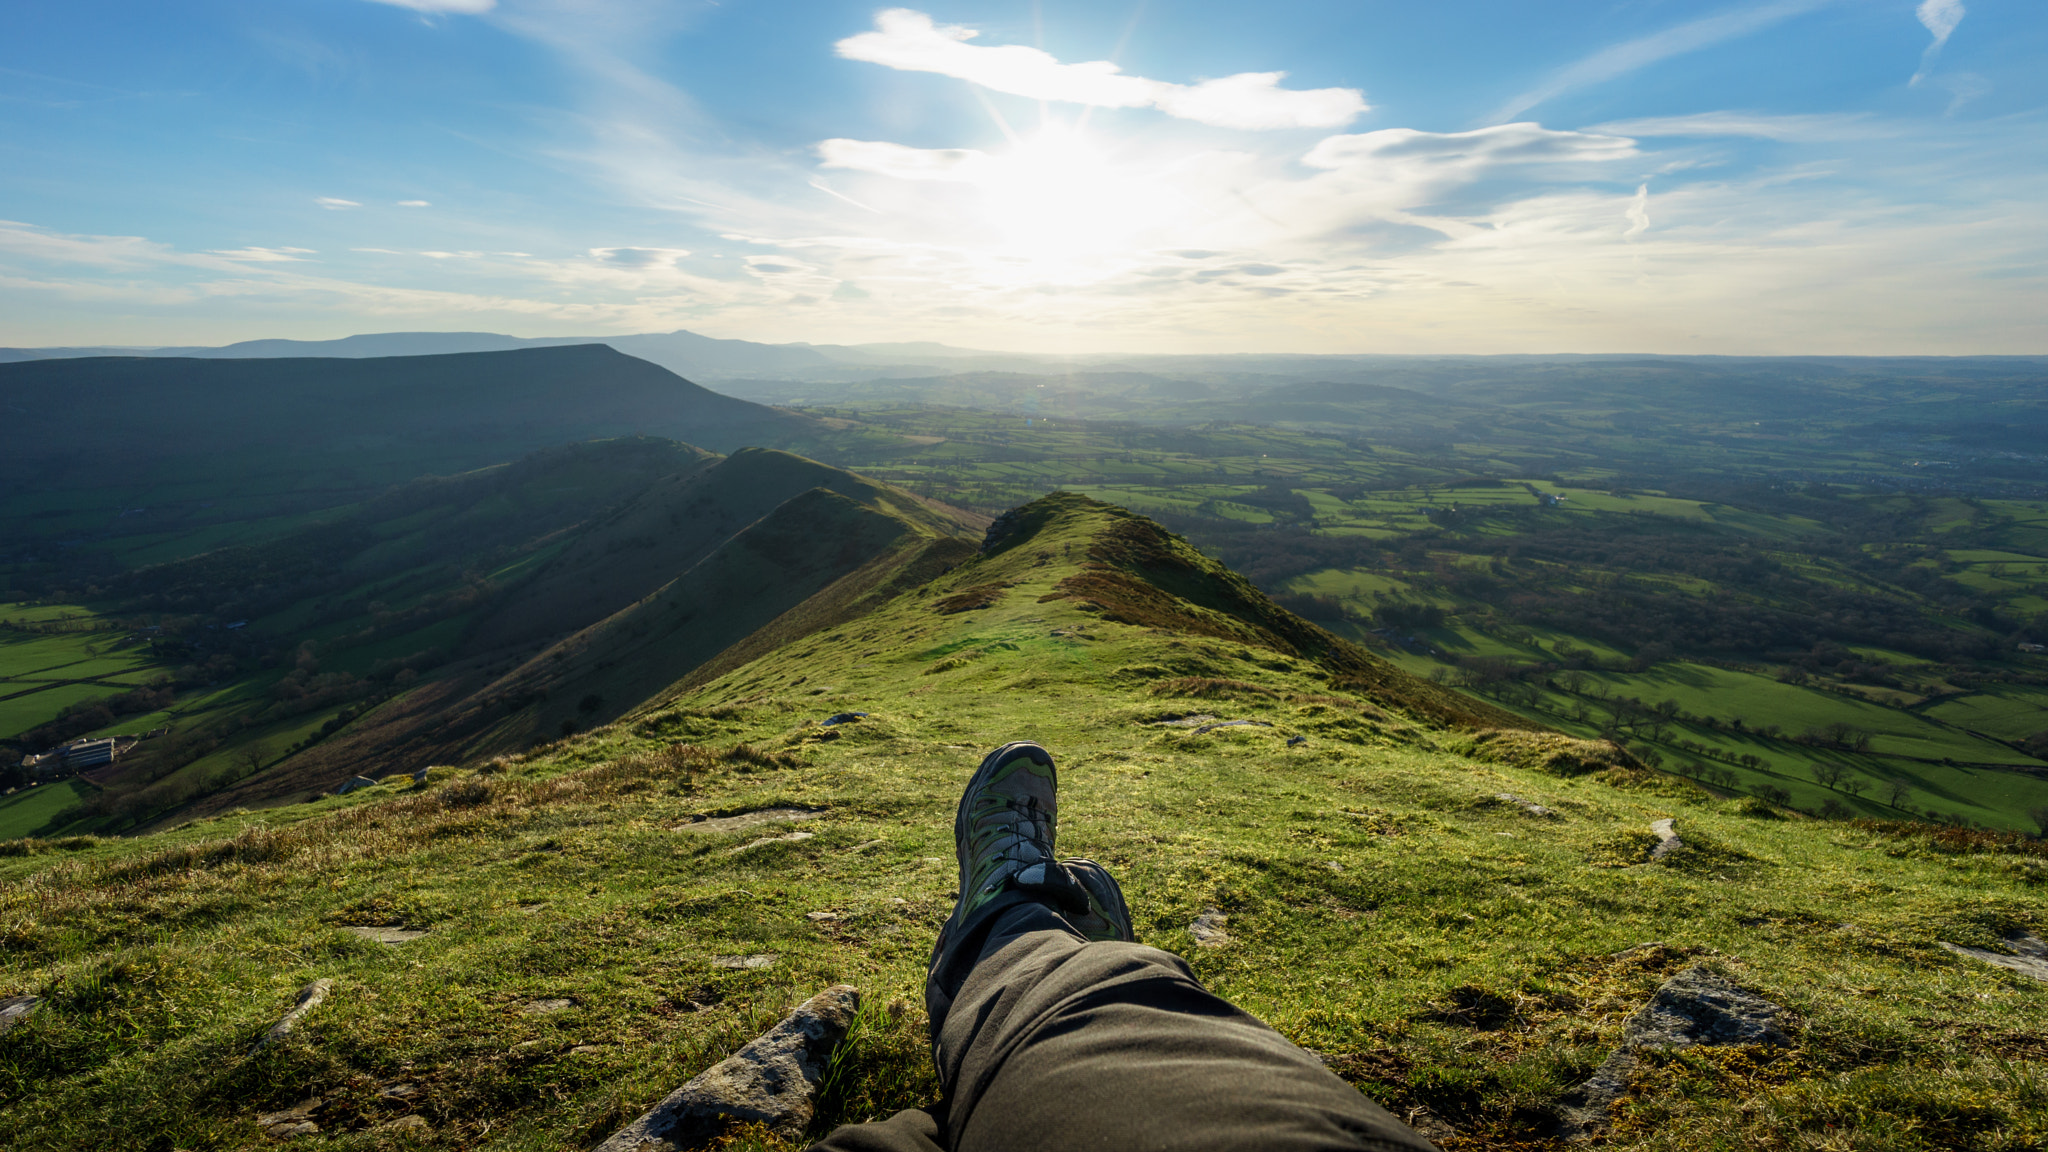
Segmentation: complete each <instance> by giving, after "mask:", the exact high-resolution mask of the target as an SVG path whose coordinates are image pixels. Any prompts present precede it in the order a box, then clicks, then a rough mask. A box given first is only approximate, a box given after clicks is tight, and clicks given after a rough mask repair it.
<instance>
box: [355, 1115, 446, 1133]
mask: <svg viewBox="0 0 2048 1152" xmlns="http://www.w3.org/2000/svg"><path fill="white" fill-rule="evenodd" d="M433 1130H434V1126H433V1125H431V1124H429V1123H427V1118H426V1117H425V1116H421V1115H419V1114H418V1113H414V1114H413V1115H411V1116H400V1117H399V1118H398V1119H396V1120H387V1121H385V1122H384V1123H382V1124H379V1125H377V1126H376V1127H375V1128H372V1129H370V1131H372V1132H388V1133H391V1134H392V1135H394V1136H425V1135H427V1134H428V1133H430V1132H432V1131H433Z"/></svg>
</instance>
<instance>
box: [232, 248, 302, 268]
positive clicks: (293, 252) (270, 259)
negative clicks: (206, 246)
mask: <svg viewBox="0 0 2048 1152" xmlns="http://www.w3.org/2000/svg"><path fill="white" fill-rule="evenodd" d="M213 255H215V256H219V257H222V258H224V259H228V260H245V261H248V262H249V263H252V264H280V263H286V262H291V261H299V260H304V259H305V258H306V257H308V256H311V255H313V250H312V249H311V248H254V247H251V248H231V249H220V248H216V249H213Z"/></svg>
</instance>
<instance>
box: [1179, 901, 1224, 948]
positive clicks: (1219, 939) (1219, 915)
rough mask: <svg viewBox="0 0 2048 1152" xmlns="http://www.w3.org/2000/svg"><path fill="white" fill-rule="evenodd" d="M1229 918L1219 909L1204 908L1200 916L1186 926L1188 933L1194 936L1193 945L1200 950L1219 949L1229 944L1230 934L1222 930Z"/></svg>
mask: <svg viewBox="0 0 2048 1152" xmlns="http://www.w3.org/2000/svg"><path fill="white" fill-rule="evenodd" d="M1229 921H1230V917H1229V916H1226V915H1224V913H1223V910H1222V909H1220V908H1204V909H1202V914H1201V915H1200V916H1197V917H1195V920H1194V923H1192V924H1189V925H1188V931H1189V932H1192V933H1194V935H1195V945H1196V946H1197V947H1200V948H1221V947H1223V946H1224V945H1225V944H1228V943H1230V933H1228V932H1225V931H1224V930H1223V925H1225V924H1226V923H1229Z"/></svg>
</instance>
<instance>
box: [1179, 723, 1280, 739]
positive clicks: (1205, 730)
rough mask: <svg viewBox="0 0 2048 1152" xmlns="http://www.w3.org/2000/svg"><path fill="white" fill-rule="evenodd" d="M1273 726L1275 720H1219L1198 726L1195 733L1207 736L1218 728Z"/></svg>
mask: <svg viewBox="0 0 2048 1152" xmlns="http://www.w3.org/2000/svg"><path fill="white" fill-rule="evenodd" d="M1272 726H1273V722H1272V721H1270V720H1218V721H1217V722H1216V723H1214V724H1204V725H1202V726H1201V727H1199V728H1196V729H1195V735H1197V736H1205V735H1207V734H1209V733H1211V732H1214V731H1216V730H1217V729H1218V728H1271V727H1272Z"/></svg>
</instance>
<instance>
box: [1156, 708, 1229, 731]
mask: <svg viewBox="0 0 2048 1152" xmlns="http://www.w3.org/2000/svg"><path fill="white" fill-rule="evenodd" d="M1215 719H1216V718H1215V717H1214V716H1211V715H1209V714H1208V713H1207V712H1204V713H1202V714H1201V715H1199V716H1182V717H1180V718H1179V719H1176V720H1155V721H1153V722H1152V726H1153V727H1154V728H1199V727H1201V726H1202V725H1204V724H1208V723H1210V722H1212V721H1214V720H1215Z"/></svg>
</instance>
